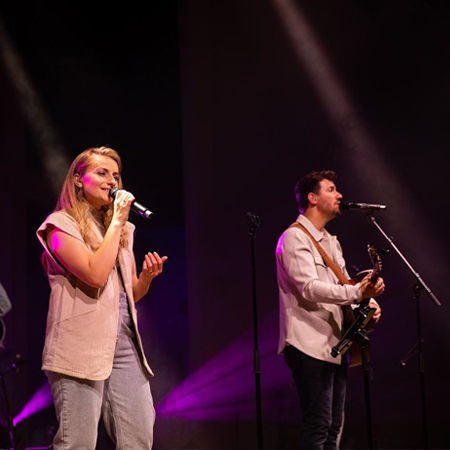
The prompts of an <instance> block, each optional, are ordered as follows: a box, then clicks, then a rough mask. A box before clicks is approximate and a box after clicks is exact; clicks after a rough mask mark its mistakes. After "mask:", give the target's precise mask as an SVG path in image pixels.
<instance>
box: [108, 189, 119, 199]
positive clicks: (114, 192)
mask: <svg viewBox="0 0 450 450" xmlns="http://www.w3.org/2000/svg"><path fill="white" fill-rule="evenodd" d="M118 190H119V189H118V188H116V187H113V188H111V189H110V190H109V196H110V197H111V198H116V193H117V191H118Z"/></svg>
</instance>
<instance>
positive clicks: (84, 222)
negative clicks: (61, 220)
mask: <svg viewBox="0 0 450 450" xmlns="http://www.w3.org/2000/svg"><path fill="white" fill-rule="evenodd" d="M95 155H99V156H107V157H108V158H111V159H113V160H114V161H115V162H116V163H117V166H118V167H119V179H118V181H117V187H118V188H119V189H123V184H122V176H121V174H122V161H121V159H120V156H119V154H118V153H117V152H116V151H115V150H113V149H112V148H109V147H93V148H88V149H87V150H85V151H84V152H83V153H80V154H79V155H78V156H77V157H76V158H75V159H74V161H73V162H72V164H71V166H70V168H69V171H68V172H67V176H66V179H65V180H64V184H63V187H62V190H61V193H60V194H59V198H58V202H57V203H56V207H55V210H54V211H65V212H67V213H68V214H70V215H71V216H72V217H73V218H74V219H75V220H76V221H77V222H78V224H79V226H80V231H81V235H82V236H83V239H84V241H85V242H86V244H87V245H88V246H89V247H90V248H91V249H92V251H94V252H95V251H96V250H98V248H99V247H100V245H101V241H100V240H99V239H98V237H97V235H96V233H95V231H94V228H93V226H94V225H93V223H94V222H96V218H95V216H94V211H93V207H92V206H91V205H90V204H89V203H88V202H87V201H86V198H85V196H84V191H83V188H82V187H78V186H77V185H76V184H75V181H76V180H75V178H76V177H75V175H77V174H78V176H79V177H80V178H81V177H82V176H83V175H84V174H85V172H86V169H87V167H88V166H89V164H90V163H91V159H92V157H93V156H95ZM113 210H114V205H113V204H112V203H111V204H109V205H103V206H102V207H101V209H100V211H101V218H102V220H103V224H104V226H105V229H108V227H109V225H110V224H111V220H112V216H113ZM127 246H128V231H127V229H126V228H125V227H124V228H123V229H122V233H121V236H120V248H126V247H127Z"/></svg>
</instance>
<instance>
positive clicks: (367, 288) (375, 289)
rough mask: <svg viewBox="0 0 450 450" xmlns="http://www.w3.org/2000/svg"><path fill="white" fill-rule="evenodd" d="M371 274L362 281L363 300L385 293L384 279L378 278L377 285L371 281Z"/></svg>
mask: <svg viewBox="0 0 450 450" xmlns="http://www.w3.org/2000/svg"><path fill="white" fill-rule="evenodd" d="M370 275H371V274H370V273H369V274H368V275H367V276H365V277H364V278H363V279H362V281H361V292H362V296H363V298H372V297H378V296H379V295H381V294H382V293H383V292H384V289H385V285H384V281H383V278H378V280H377V281H376V283H375V284H373V283H372V282H371V281H370Z"/></svg>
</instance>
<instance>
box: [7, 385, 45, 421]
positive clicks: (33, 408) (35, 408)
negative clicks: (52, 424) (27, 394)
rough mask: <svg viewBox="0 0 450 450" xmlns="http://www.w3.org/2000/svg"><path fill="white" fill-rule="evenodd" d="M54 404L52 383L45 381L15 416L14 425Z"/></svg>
mask: <svg viewBox="0 0 450 450" xmlns="http://www.w3.org/2000/svg"><path fill="white" fill-rule="evenodd" d="M52 404H53V398H52V393H51V391H50V385H49V384H48V383H47V382H45V383H44V384H43V385H42V386H41V387H40V388H39V389H38V390H37V391H36V392H35V393H34V395H33V396H32V397H31V398H30V400H29V401H28V402H27V404H26V405H25V406H24V407H23V408H22V411H20V413H19V414H18V415H17V416H16V417H14V419H13V425H14V426H16V425H17V424H18V423H20V422H22V421H23V420H25V419H26V418H28V417H30V416H32V415H33V414H36V413H38V412H39V411H42V410H43V409H45V408H48V407H49V406H50V405H52Z"/></svg>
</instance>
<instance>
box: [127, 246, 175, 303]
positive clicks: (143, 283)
mask: <svg viewBox="0 0 450 450" xmlns="http://www.w3.org/2000/svg"><path fill="white" fill-rule="evenodd" d="M167 259H168V258H167V256H163V257H162V258H161V257H160V256H159V255H158V253H156V252H153V253H151V252H149V253H147V254H146V255H145V258H144V262H143V263H142V272H141V273H140V274H139V278H136V264H135V263H134V264H133V279H134V280H135V281H134V282H133V294H134V301H135V302H137V301H139V300H140V299H141V298H142V297H143V296H144V295H145V294H146V293H147V291H148V288H149V286H150V283H151V282H152V280H153V278H155V277H157V276H158V275H160V274H161V273H162V271H163V265H164V263H165V261H167Z"/></svg>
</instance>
